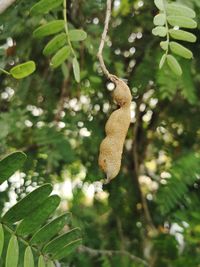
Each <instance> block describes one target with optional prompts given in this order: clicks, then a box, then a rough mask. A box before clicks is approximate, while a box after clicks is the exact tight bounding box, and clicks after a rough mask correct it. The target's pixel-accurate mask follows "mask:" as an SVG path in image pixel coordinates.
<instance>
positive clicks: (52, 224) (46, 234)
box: [0, 152, 81, 267]
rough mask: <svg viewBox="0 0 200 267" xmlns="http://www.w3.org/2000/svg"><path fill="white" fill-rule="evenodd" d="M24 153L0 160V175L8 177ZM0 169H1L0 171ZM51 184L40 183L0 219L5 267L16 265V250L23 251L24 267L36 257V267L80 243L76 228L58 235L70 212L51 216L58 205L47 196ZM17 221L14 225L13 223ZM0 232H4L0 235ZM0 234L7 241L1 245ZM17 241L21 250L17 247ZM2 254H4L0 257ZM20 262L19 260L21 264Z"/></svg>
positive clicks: (54, 258) (52, 262)
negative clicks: (7, 239)
mask: <svg viewBox="0 0 200 267" xmlns="http://www.w3.org/2000/svg"><path fill="white" fill-rule="evenodd" d="M24 157H25V155H24V153H21V152H15V153H12V154H10V155H8V156H7V157H6V158H4V159H3V160H1V161H0V175H2V176H1V178H2V179H4V180H5V179H8V178H9V176H10V174H12V173H13V172H16V171H17V170H18V169H19V168H20V167H21V165H22V162H23V161H24ZM1 170H3V171H2V172H1ZM51 192H52V186H51V185H50V184H44V185H42V186H40V187H38V188H37V189H35V190H33V191H32V192H31V193H29V194H28V195H27V196H26V197H24V198H22V199H21V200H20V201H19V202H17V203H16V204H15V205H14V206H13V207H11V208H10V209H9V210H8V211H7V212H6V213H5V214H4V215H3V216H1V219H0V237H1V238H0V256H1V254H2V251H3V248H4V252H3V255H2V258H1V262H2V263H3V262H4V259H5V266H6V267H15V266H16V267H17V266H18V261H19V253H20V254H21V252H22V251H23V252H24V261H23V262H24V265H23V266H24V267H28V266H29V267H33V266H34V261H36V259H37V258H36V257H34V256H33V252H32V251H34V255H37V256H38V266H39V267H40V266H45V265H46V263H48V264H49V265H50V266H54V261H55V260H62V259H63V258H65V257H66V256H67V255H68V254H69V253H71V252H72V251H73V250H74V249H75V248H76V247H77V246H78V245H80V243H81V236H80V229H79V228H73V229H72V230H70V231H68V232H64V233H62V234H60V232H61V231H62V229H63V228H64V227H66V224H69V223H70V220H71V214H70V213H64V214H62V215H60V216H59V217H55V216H54V217H53V213H54V212H55V209H56V208H57V207H58V205H59V204H60V198H59V197H58V195H51V196H49V195H50V194H51ZM16 223H17V224H16ZM4 232H6V233H5V234H4ZM4 235H5V236H7V238H9V239H10V240H9V241H8V245H7V248H6V245H4ZM19 242H22V244H23V249H20V250H19ZM4 254H6V257H4ZM21 264H22V263H21Z"/></svg>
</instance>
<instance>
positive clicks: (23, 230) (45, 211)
mask: <svg viewBox="0 0 200 267" xmlns="http://www.w3.org/2000/svg"><path fill="white" fill-rule="evenodd" d="M59 204H60V198H59V196H57V195H53V196H50V197H48V198H47V199H46V200H45V201H44V202H43V203H42V204H40V206H39V207H38V208H37V209H35V210H34V211H33V212H32V213H31V214H30V215H29V216H28V217H26V218H25V219H24V220H23V221H22V222H21V223H20V224H19V225H18V227H17V233H18V234H19V235H28V234H31V233H33V232H34V231H36V230H37V229H38V228H39V227H40V226H41V225H42V224H43V223H44V222H45V221H46V220H47V219H48V217H49V216H50V215H51V214H52V213H53V212H54V211H55V209H56V208H57V207H58V205H59Z"/></svg>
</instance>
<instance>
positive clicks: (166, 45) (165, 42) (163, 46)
mask: <svg viewBox="0 0 200 267" xmlns="http://www.w3.org/2000/svg"><path fill="white" fill-rule="evenodd" d="M168 45H169V42H168V41H163V42H160V47H161V48H162V49H163V50H165V51H166V50H167V49H168Z"/></svg>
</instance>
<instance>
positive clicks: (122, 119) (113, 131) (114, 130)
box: [105, 108, 131, 138]
mask: <svg viewBox="0 0 200 267" xmlns="http://www.w3.org/2000/svg"><path fill="white" fill-rule="evenodd" d="M130 120H131V115H130V108H126V109H122V108H120V109H117V110H115V111H114V112H113V113H112V114H111V115H110V117H109V119H108V121H107V122H106V126H105V132H106V135H120V136H121V137H123V136H124V138H125V137H126V134H127V131H128V128H129V125H130ZM122 126H123V128H122Z"/></svg>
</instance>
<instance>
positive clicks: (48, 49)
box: [43, 33, 67, 56]
mask: <svg viewBox="0 0 200 267" xmlns="http://www.w3.org/2000/svg"><path fill="white" fill-rule="evenodd" d="M66 43H67V36H66V34H65V33H60V34H58V35H56V36H55V37H54V38H53V39H52V40H51V41H49V42H48V44H47V45H46V46H45V48H44V50H43V54H44V55H45V56H48V55H51V54H53V53H55V52H57V51H58V49H60V48H61V47H63V46H64V45H65V44H66Z"/></svg>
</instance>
